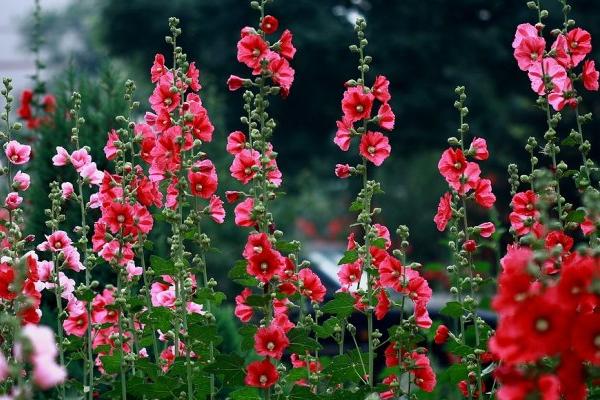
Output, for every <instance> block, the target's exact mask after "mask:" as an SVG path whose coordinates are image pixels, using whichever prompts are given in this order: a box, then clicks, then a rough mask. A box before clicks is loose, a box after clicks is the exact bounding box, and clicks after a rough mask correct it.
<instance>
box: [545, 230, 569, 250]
mask: <svg viewBox="0 0 600 400" xmlns="http://www.w3.org/2000/svg"><path fill="white" fill-rule="evenodd" d="M559 244H560V245H561V246H562V253H568V252H569V251H571V248H572V247H573V238H572V237H570V236H569V235H567V234H565V233H564V232H563V231H552V232H550V233H549V234H548V235H547V236H546V243H545V246H546V248H547V249H548V250H552V249H553V248H554V247H556V246H558V245H559Z"/></svg>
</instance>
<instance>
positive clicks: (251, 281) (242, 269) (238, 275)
mask: <svg viewBox="0 0 600 400" xmlns="http://www.w3.org/2000/svg"><path fill="white" fill-rule="evenodd" d="M246 264H247V262H246V261H245V260H240V261H238V262H236V263H235V264H234V266H233V268H231V269H230V270H229V273H228V274H227V277H229V279H231V280H232V281H234V282H236V283H239V284H240V285H242V286H256V285H257V284H258V281H257V280H256V278H254V277H253V276H250V274H248V272H247V271H246Z"/></svg>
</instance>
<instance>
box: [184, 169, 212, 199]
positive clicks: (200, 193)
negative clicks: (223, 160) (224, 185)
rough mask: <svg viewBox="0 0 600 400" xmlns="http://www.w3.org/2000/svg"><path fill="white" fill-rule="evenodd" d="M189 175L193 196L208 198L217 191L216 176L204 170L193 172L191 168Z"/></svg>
mask: <svg viewBox="0 0 600 400" xmlns="http://www.w3.org/2000/svg"><path fill="white" fill-rule="evenodd" d="M187 177H188V181H189V183H190V192H191V194H192V196H196V197H201V198H203V199H208V198H210V197H211V196H212V195H213V194H214V193H215V192H216V191H217V179H216V177H215V176H212V175H210V174H205V173H202V172H193V170H191V169H190V170H189V171H188V174H187Z"/></svg>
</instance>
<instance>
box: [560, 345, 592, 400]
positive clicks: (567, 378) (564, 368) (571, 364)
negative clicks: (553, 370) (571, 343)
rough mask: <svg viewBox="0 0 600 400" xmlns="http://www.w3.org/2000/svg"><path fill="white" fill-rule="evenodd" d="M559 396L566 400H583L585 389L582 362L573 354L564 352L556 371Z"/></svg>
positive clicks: (584, 374) (585, 394)
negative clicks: (561, 395)
mask: <svg viewBox="0 0 600 400" xmlns="http://www.w3.org/2000/svg"><path fill="white" fill-rule="evenodd" d="M557 372H558V373H557V375H558V379H559V381H560V391H561V394H563V395H565V396H564V398H565V399H567V400H585V399H586V398H587V394H588V393H587V387H586V384H585V379H586V373H585V369H584V365H583V363H582V360H581V359H579V357H578V356H577V355H576V354H574V353H573V352H565V353H563V354H562V356H561V360H560V364H559V366H558V371H557Z"/></svg>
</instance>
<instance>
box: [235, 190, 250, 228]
mask: <svg viewBox="0 0 600 400" xmlns="http://www.w3.org/2000/svg"><path fill="white" fill-rule="evenodd" d="M253 208H254V199H253V198H252V197H248V198H247V199H246V200H244V201H242V202H241V203H240V204H238V205H237V206H235V209H234V210H233V212H234V214H235V224H236V225H237V226H247V227H251V226H254V225H256V221H255V220H253V219H252V209H253Z"/></svg>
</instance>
